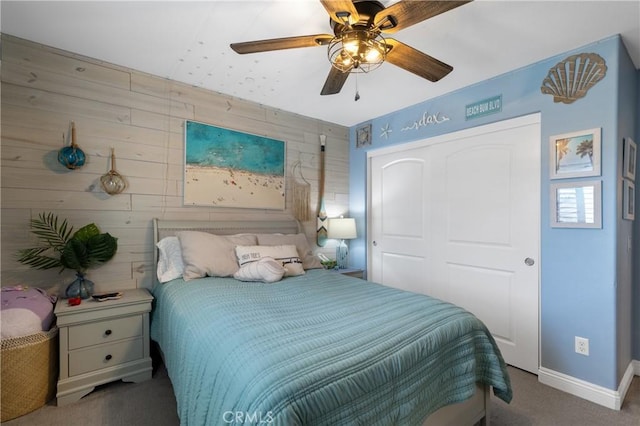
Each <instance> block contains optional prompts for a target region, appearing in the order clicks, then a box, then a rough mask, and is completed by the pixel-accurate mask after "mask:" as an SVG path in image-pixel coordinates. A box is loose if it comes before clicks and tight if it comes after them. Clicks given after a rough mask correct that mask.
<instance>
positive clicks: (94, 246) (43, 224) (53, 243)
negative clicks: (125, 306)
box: [18, 213, 118, 299]
mask: <svg viewBox="0 0 640 426" xmlns="http://www.w3.org/2000/svg"><path fill="white" fill-rule="evenodd" d="M31 228H32V231H31V232H33V233H34V234H35V235H36V236H37V237H38V239H40V241H42V243H43V244H42V245H40V246H38V247H33V248H28V249H23V250H20V251H19V252H18V262H20V263H23V264H25V265H29V266H31V267H33V268H36V269H50V268H56V267H59V268H60V272H62V271H63V270H65V269H73V270H75V271H76V279H75V280H74V281H73V282H72V283H71V284H69V286H68V287H67V289H66V291H65V296H66V297H67V298H75V297H81V298H82V299H87V298H89V297H91V295H92V294H93V282H91V281H89V280H88V279H86V278H85V273H86V271H87V269H90V268H96V267H98V266H100V265H102V264H103V263H105V262H107V261H109V260H110V259H111V258H112V257H113V256H114V255H115V254H116V251H117V250H118V239H117V238H114V237H112V236H111V235H110V234H109V233H101V232H100V229H98V227H97V226H96V224H95V223H90V224H88V225H85V226H83V227H82V228H80V229H78V230H77V231H76V232H73V227H69V225H68V223H67V220H66V219H65V220H63V221H62V222H61V223H59V222H58V217H57V216H56V215H55V214H53V213H40V214H39V215H38V218H37V219H31Z"/></svg>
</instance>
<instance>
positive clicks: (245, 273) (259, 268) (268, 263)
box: [233, 257, 286, 283]
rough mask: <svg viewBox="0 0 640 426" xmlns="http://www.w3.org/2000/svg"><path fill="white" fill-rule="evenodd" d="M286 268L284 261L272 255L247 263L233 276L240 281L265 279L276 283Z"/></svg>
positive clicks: (264, 280)
mask: <svg viewBox="0 0 640 426" xmlns="http://www.w3.org/2000/svg"><path fill="white" fill-rule="evenodd" d="M285 271H286V269H285V268H284V266H282V263H280V262H279V261H277V260H275V259H274V258H272V257H263V258H262V259H260V260H258V261H256V262H249V263H245V264H244V265H242V266H241V267H240V269H238V271H237V272H236V273H235V274H233V278H235V279H236V280H240V281H263V282H265V283H274V282H276V281H280V280H281V279H282V277H283V276H284V273H285Z"/></svg>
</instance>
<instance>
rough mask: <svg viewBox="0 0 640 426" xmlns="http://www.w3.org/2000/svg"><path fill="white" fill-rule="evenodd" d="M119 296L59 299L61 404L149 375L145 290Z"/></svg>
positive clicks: (147, 296)
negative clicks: (108, 385) (99, 388)
mask: <svg viewBox="0 0 640 426" xmlns="http://www.w3.org/2000/svg"><path fill="white" fill-rule="evenodd" d="M122 293H123V296H122V298H121V299H118V300H107V301H104V302H96V301H95V300H93V299H86V300H83V301H82V303H81V304H80V305H77V306H69V305H68V301H67V299H60V300H58V303H56V308H55V311H54V312H55V314H56V317H57V324H58V328H59V333H60V376H59V378H58V393H57V394H56V396H57V398H58V405H65V404H69V403H71V402H74V401H77V400H79V399H80V398H82V397H83V396H85V395H86V394H88V393H89V392H91V391H92V390H93V389H94V388H95V387H96V386H97V385H101V384H103V383H108V382H111V381H115V380H120V379H122V380H123V381H126V382H141V381H144V380H147V379H150V378H151V372H152V367H151V355H150V350H149V312H150V311H151V301H152V300H153V296H151V294H149V292H148V291H147V290H146V289H134V290H123V291H122Z"/></svg>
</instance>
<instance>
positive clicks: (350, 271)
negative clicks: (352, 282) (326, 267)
mask: <svg viewBox="0 0 640 426" xmlns="http://www.w3.org/2000/svg"><path fill="white" fill-rule="evenodd" d="M333 271H335V272H337V273H339V274H342V275H348V276H350V277H355V278H360V279H364V271H363V270H362V269H356V268H343V269H333Z"/></svg>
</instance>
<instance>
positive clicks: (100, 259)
mask: <svg viewBox="0 0 640 426" xmlns="http://www.w3.org/2000/svg"><path fill="white" fill-rule="evenodd" d="M87 250H88V251H89V262H90V265H89V267H95V266H98V265H101V264H103V263H105V262H107V261H109V260H111V258H112V257H113V256H114V255H115V254H116V251H117V250H118V239H117V238H114V237H112V236H111V235H110V234H109V233H104V234H98V235H94V236H93V237H91V238H89V240H88V241H87Z"/></svg>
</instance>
